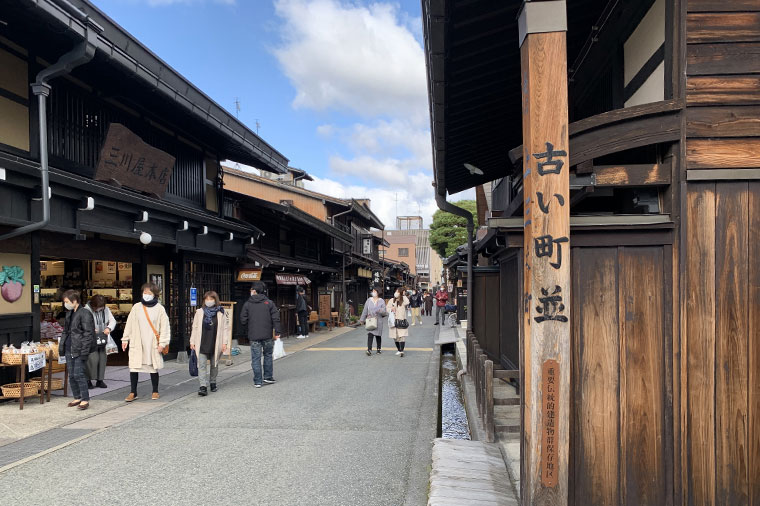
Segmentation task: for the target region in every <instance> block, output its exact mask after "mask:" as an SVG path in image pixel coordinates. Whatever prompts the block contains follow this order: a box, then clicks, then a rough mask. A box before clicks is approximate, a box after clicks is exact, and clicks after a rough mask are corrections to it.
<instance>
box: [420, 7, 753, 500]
mask: <svg viewBox="0 0 760 506" xmlns="http://www.w3.org/2000/svg"><path fill="white" fill-rule="evenodd" d="M520 8H521V2H505V3H503V4H500V5H499V6H498V7H496V6H495V5H494V4H493V3H491V2H486V1H475V2H468V3H460V2H453V1H449V0H424V1H423V18H424V25H425V39H426V56H427V62H428V77H429V81H430V82H429V89H430V108H431V124H432V129H433V140H434V146H433V150H434V163H435V174H436V185H437V187H436V191H438V192H439V193H440V194H441V195H444V196H445V195H446V193H447V192H448V193H455V192H458V191H461V190H463V189H466V188H470V187H476V186H480V185H482V184H484V183H486V182H489V181H493V183H492V187H493V190H492V195H491V197H492V199H491V207H490V216H489V219H488V223H489V225H488V226H489V233H488V234H486V235H485V236H484V237H483V238H482V239H481V240H479V241H478V242H477V243H476V254H477V255H480V257H481V258H484V259H485V263H488V264H489V265H493V266H498V269H499V273H500V274H499V282H498V285H499V287H500V291H499V294H500V299H501V309H500V313H498V314H493V312H485V311H484V310H483V309H482V308H478V307H476V308H473V318H474V320H475V321H474V322H473V330H474V334H471V336H470V337H471V338H474V339H476V340H477V342H478V343H479V345H480V346H481V348H484V353H485V354H486V355H487V356H488V357H489V358H490V359H492V360H493V362H494V364H495V367H496V368H501V369H504V370H512V369H518V368H519V369H521V370H522V369H523V361H524V360H526V359H527V357H526V356H525V355H524V351H525V347H524V343H523V341H522V337H523V335H524V329H523V327H524V320H525V318H524V317H523V314H524V313H525V311H526V309H528V310H530V308H529V306H530V304H531V302H530V301H526V300H525V297H524V290H523V286H524V284H523V279H524V276H525V275H526V269H525V262H524V257H525V253H526V252H525V251H524V247H523V225H524V220H525V219H526V218H524V216H523V215H524V213H525V212H526V209H525V207H526V206H525V202H526V199H528V197H530V196H529V195H524V194H523V184H522V179H523V167H524V160H523V149H522V146H521V142H522V129H521V123H520V120H519V118H520V117H521V111H522V104H521V95H520V88H521V81H520V77H519V76H521V72H520V54H519V46H518V32H519V29H518V26H517V23H516V21H515V20H517V18H518V13H519V11H520ZM566 9H567V32H566V37H567V67H568V78H569V100H568V104H569V107H568V110H569V116H570V125H569V146H566V147H564V146H562V147H557V149H561V148H566V150H567V154H568V157H569V166H570V167H569V168H570V173H569V179H570V195H569V199H568V201H569V202H568V204H569V206H570V237H569V244H563V245H562V253H563V255H565V257H564V258H566V259H567V258H568V257H569V259H570V269H571V290H570V292H571V293H570V304H569V305H568V307H567V309H566V311H565V312H566V314H568V316H569V320H570V325H571V327H570V328H571V334H570V355H571V356H570V357H568V358H569V360H570V365H571V384H570V408H569V409H570V412H569V416H570V440H569V459H568V467H569V478H568V481H569V483H568V492H567V501H566V503H568V504H577V505H581V504H582V505H594V504H598V505H609V504H627V505H640V504H641V505H643V504H647V505H648V504H652V505H667V504H675V505H702V504H730V505H742V504H760V475H758V473H759V472H760V471H758V470H760V408H759V407H758V406H760V276H759V271H760V267H758V262H757V253H758V252H757V249H758V246H757V244H758V242H759V241H760V236H759V235H758V234H760V232H758V230H760V229H758V225H760V223H758V222H759V221H760V66H759V65H760V63H759V62H760V56H759V51H760V3H759V2H757V1H756V0H739V1H734V2H715V1H712V0H656V1H651V0H646V1H620V2H608V1H605V0H599V1H594V0H583V1H571V2H567V5H566ZM464 163H468V164H470V165H474V166H476V167H478V168H479V169H480V170H481V171H482V172H483V175H475V174H473V173H472V172H470V171H469V170H468V169H466V168H465V167H464ZM525 167H527V165H525ZM528 200H529V199H528ZM542 205H544V206H546V205H547V204H546V203H545V202H543V203H542ZM548 205H560V203H559V202H558V200H556V199H552V202H551V203H550V204H548ZM531 209H532V210H535V209H536V208H535V203H531ZM556 253H557V251H556V247H555V251H554V254H555V255H556ZM555 258H556V256H555ZM528 275H529V273H528ZM474 291H475V292H476V293H475V294H474V296H475V300H474V301H473V304H475V305H479V304H480V303H479V301H478V298H477V287H476V288H475V289H474ZM533 305H534V306H535V304H533ZM478 319H480V320H483V319H485V320H495V321H497V322H498V325H494V324H493V323H490V324H486V323H485V322H483V321H481V322H477V320H478ZM497 376H498V375H497ZM504 376H505V374H502V375H501V377H504ZM523 430H525V428H523ZM531 458H533V456H532V455H531V454H530V452H523V456H522V467H523V473H525V470H526V468H528V467H529V466H530V459H531ZM521 483H524V482H521ZM523 497H525V494H523ZM552 504H554V503H552Z"/></svg>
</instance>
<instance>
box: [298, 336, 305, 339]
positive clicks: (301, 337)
mask: <svg viewBox="0 0 760 506" xmlns="http://www.w3.org/2000/svg"><path fill="white" fill-rule="evenodd" d="M296 339H306V336H296Z"/></svg>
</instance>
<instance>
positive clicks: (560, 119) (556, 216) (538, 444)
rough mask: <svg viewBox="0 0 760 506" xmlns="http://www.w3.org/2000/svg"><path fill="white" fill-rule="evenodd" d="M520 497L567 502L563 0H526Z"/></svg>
mask: <svg viewBox="0 0 760 506" xmlns="http://www.w3.org/2000/svg"><path fill="white" fill-rule="evenodd" d="M518 25H519V29H520V41H519V42H520V53H521V70H522V71H521V85H522V120H523V160H524V168H523V171H524V172H523V188H524V190H523V191H524V198H525V201H524V209H525V213H524V221H523V224H524V234H523V237H524V250H523V251H524V255H525V258H524V261H525V266H524V267H525V268H524V272H525V275H524V281H525V286H524V294H523V310H524V332H525V335H524V342H525V346H523V347H522V353H524V356H523V363H524V366H523V375H524V378H523V382H522V384H523V392H524V418H523V440H522V445H523V448H522V454H523V456H524V460H523V463H522V464H523V469H524V481H523V494H522V503H523V504H524V505H533V504H544V505H547V506H560V505H566V504H567V500H568V453H569V445H568V442H569V418H570V417H569V415H570V409H569V400H570V300H569V297H570V198H569V183H570V179H569V174H570V164H569V160H570V159H569V153H568V145H569V139H568V113H567V108H568V107H567V50H566V34H565V30H566V25H567V22H566V6H565V2H564V1H545V2H528V3H525V4H524V5H523V9H522V11H521V13H520V19H519V22H518Z"/></svg>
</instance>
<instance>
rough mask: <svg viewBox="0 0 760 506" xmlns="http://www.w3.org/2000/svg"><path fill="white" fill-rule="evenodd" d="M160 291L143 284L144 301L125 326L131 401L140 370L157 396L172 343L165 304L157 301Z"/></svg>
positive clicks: (130, 314)
mask: <svg viewBox="0 0 760 506" xmlns="http://www.w3.org/2000/svg"><path fill="white" fill-rule="evenodd" d="M159 294H160V290H159V289H158V287H157V286H156V285H155V284H154V283H145V284H144V285H143V286H142V300H141V301H140V302H138V303H137V304H135V305H134V306H132V310H131V311H130V312H129V316H128V317H127V324H126V325H125V326H124V336H123V337H122V338H121V346H122V349H123V350H126V349H127V347H129V381H130V383H131V384H132V391H131V392H130V394H129V395H128V396H127V398H126V399H125V400H126V401H127V402H132V401H134V400H135V399H137V378H138V373H141V372H142V373H148V374H150V381H151V383H152V384H153V395H152V396H151V398H152V399H153V400H156V399H158V398H159V395H158V370H159V369H163V367H164V356H163V351H164V348H166V347H168V346H169V341H170V339H171V333H170V330H169V316H167V314H166V310H165V309H164V306H162V305H161V304H160V303H159V302H158V295H159Z"/></svg>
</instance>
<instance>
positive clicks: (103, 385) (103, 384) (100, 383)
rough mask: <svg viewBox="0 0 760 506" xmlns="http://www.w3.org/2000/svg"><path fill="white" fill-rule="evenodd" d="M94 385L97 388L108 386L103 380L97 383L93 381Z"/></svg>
mask: <svg viewBox="0 0 760 506" xmlns="http://www.w3.org/2000/svg"><path fill="white" fill-rule="evenodd" d="M95 386H96V387H97V388H108V385H106V384H105V383H104V382H103V381H98V382H97V383H95Z"/></svg>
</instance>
